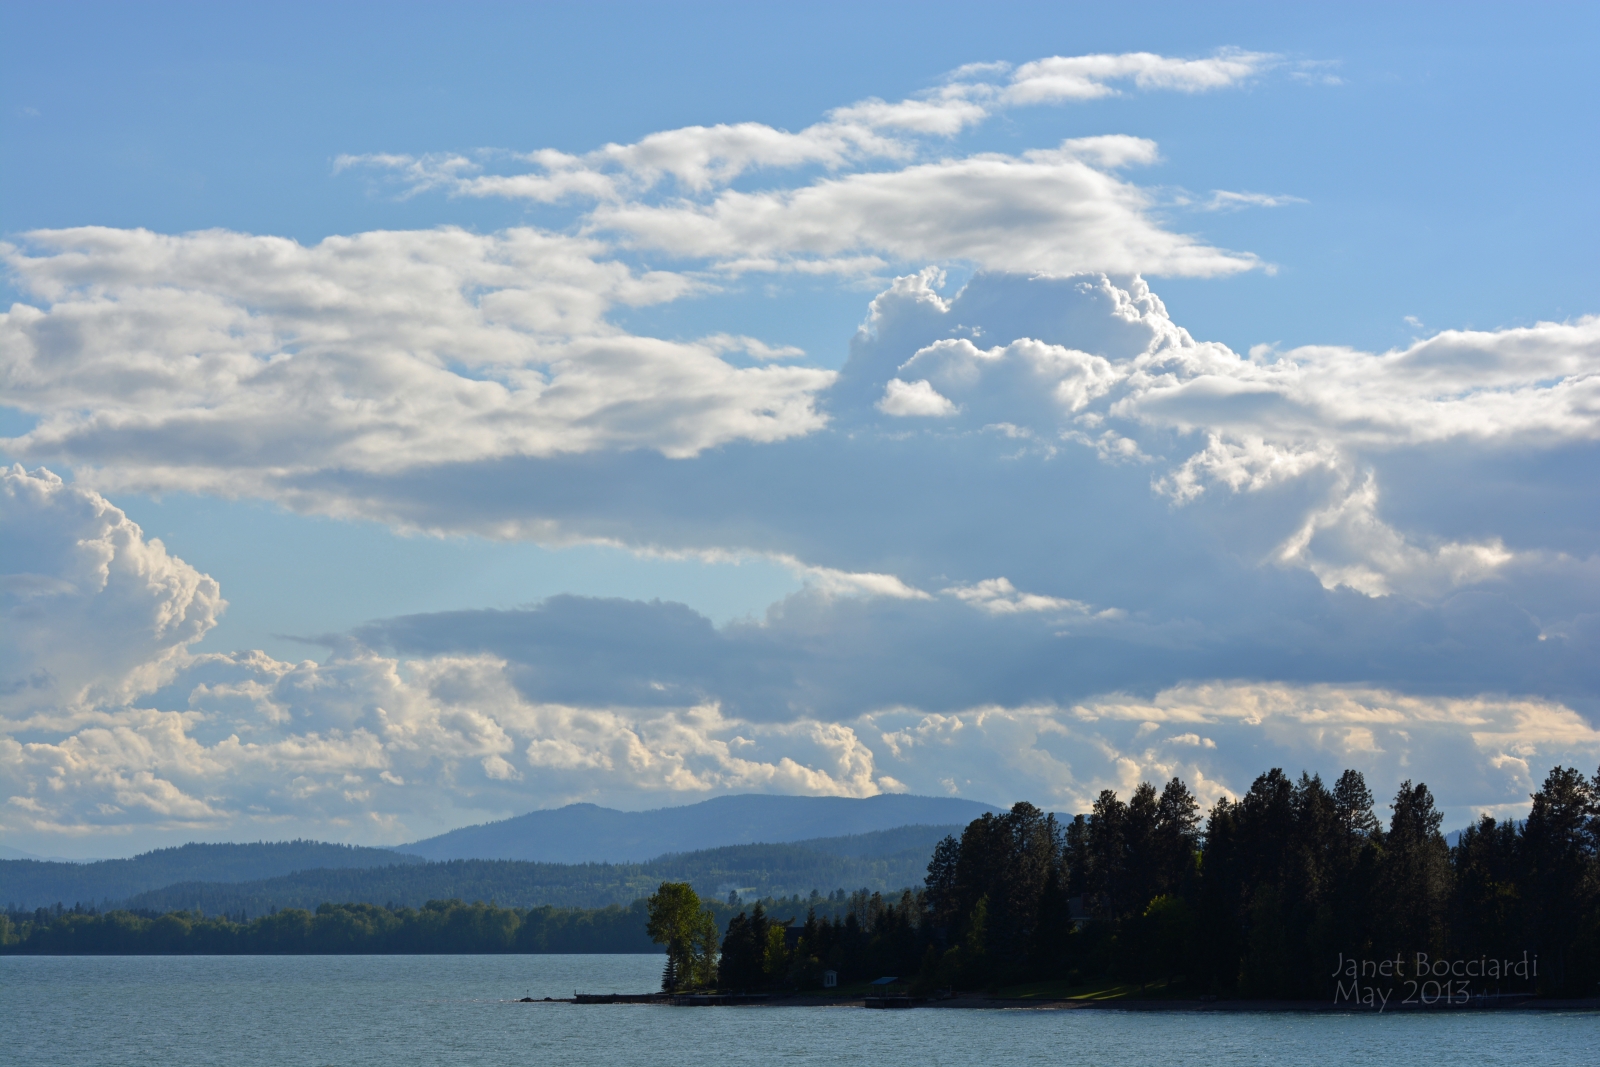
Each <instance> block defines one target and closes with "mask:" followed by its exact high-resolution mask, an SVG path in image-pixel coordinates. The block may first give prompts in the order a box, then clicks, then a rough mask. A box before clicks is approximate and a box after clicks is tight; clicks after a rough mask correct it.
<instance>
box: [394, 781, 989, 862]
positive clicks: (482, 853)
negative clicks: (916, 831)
mask: <svg viewBox="0 0 1600 1067" xmlns="http://www.w3.org/2000/svg"><path fill="white" fill-rule="evenodd" d="M1001 810H1002V809H1000V808H998V807H996V806H995V805H992V804H984V803H982V802H979V801H975V800H966V799H963V798H960V797H922V796H913V795H911V794H906V793H883V794H879V795H878V796H875V797H859V798H858V797H790V796H777V795H773V794H768V793H744V794H734V795H731V796H722V797H713V798H711V799H710V800H702V801H700V802H698V803H695V804H686V805H682V806H679V807H670V808H654V809H651V810H648V811H618V810H617V809H614V808H604V807H601V806H599V805H597V804H569V805H567V806H565V807H561V808H545V809H541V810H539V811H531V812H528V813H527V814H525V815H516V816H513V817H511V818H509V819H501V820H498V821H496V822H490V823H481V824H479V825H476V826H464V827H461V828H459V829H456V830H451V831H448V832H447V833H443V834H438V835H435V836H434V837H429V838H424V839H422V840H420V841H414V842H412V843H410V844H406V845H397V846H395V851H396V852H400V853H402V854H405V855H412V856H421V857H423V858H424V859H428V860H433V861H443V860H455V859H486V860H525V861H529V862H535V863H644V862H647V861H649V860H651V859H654V858H656V857H658V856H662V855H665V854H666V853H669V852H697V851H702V850H705V849H708V848H718V847H721V846H724V845H750V844H785V843H789V842H794V841H803V840H806V839H816V838H832V837H843V836H849V835H852V834H862V833H871V832H874V831H878V830H889V829H893V828H895V827H900V826H916V825H924V826H935V825H937V826H947V825H951V824H957V823H959V824H961V825H963V826H964V825H966V824H967V823H969V822H971V821H972V820H973V819H976V818H979V817H980V816H982V815H983V814H984V813H985V812H998V811H1001Z"/></svg>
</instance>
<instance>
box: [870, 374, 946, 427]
mask: <svg viewBox="0 0 1600 1067" xmlns="http://www.w3.org/2000/svg"><path fill="white" fill-rule="evenodd" d="M877 408H878V410H879V411H881V412H883V413H884V414H885V415H894V416H896V417H900V418H905V417H908V416H922V417H932V418H943V417H944V416H946V415H954V414H955V413H956V406H955V404H953V403H952V402H951V401H950V399H949V398H948V397H945V396H941V395H940V394H939V393H938V392H937V391H936V390H935V389H934V388H933V386H932V385H930V384H929V383H928V380H927V379H926V378H923V379H919V380H917V381H914V382H903V381H901V380H900V379H899V378H890V379H889V382H888V384H887V385H885V386H884V387H883V399H882V400H879V401H878V404H877Z"/></svg>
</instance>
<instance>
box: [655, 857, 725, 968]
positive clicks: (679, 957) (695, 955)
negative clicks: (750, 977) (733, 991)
mask: <svg viewBox="0 0 1600 1067" xmlns="http://www.w3.org/2000/svg"><path fill="white" fill-rule="evenodd" d="M645 909H646V914H647V916H648V920H647V923H646V926H645V931H646V932H647V933H648V934H649V935H650V940H652V941H654V942H655V943H656V944H658V945H665V946H666V949H667V967H666V970H665V971H663V972H662V975H661V988H662V989H663V990H664V991H666V992H668V993H675V992H677V991H678V990H680V989H703V988H705V987H707V986H711V985H715V984H716V974H717V972H716V966H717V918H716V915H715V914H714V913H713V912H712V911H711V909H710V908H707V907H705V906H703V905H702V904H701V903H700V897H699V896H698V895H697V894H696V893H695V891H694V888H693V887H692V886H690V885H689V884H688V883H686V882H662V883H661V886H660V888H659V889H657V890H656V891H655V892H654V893H652V894H651V895H650V898H649V899H648V900H646V901H645Z"/></svg>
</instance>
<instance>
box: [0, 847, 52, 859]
mask: <svg viewBox="0 0 1600 1067" xmlns="http://www.w3.org/2000/svg"><path fill="white" fill-rule="evenodd" d="M42 859H44V857H43V856H35V855H34V854H33V853H32V852H24V851H22V850H21V849H20V848H12V847H11V846H10V845H0V860H42Z"/></svg>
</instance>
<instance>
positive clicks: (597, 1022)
mask: <svg viewBox="0 0 1600 1067" xmlns="http://www.w3.org/2000/svg"><path fill="white" fill-rule="evenodd" d="M662 962H663V957H661V956H91V957H84V956H44V957H25V956H24V957H19V956H9V957H0V1019H3V1021H4V1037H3V1039H0V1041H3V1044H0V1061H4V1062H5V1063H7V1064H16V1065H19V1067H20V1065H26V1067H33V1065H35V1064H51V1065H57V1064H60V1065H73V1067H77V1065H90V1064H94V1065H100V1064H106V1065H111V1064H116V1065H124V1064H126V1065H142V1064H149V1065H152V1067H189V1065H201V1064H205V1065H209V1064H218V1065H229V1067H266V1065H271V1067H289V1065H302V1064H304V1065H341V1067H342V1065H345V1064H372V1065H375V1067H405V1065H410V1064H429V1065H433V1064H452V1065H455V1064H518V1065H528V1064H537V1065H543V1064H575V1065H588V1064H594V1065H600V1067H630V1065H633V1064H640V1065H646V1064H648V1065H651V1067H660V1065H663V1064H666V1065H675V1064H694V1065H697V1067H698V1065H704V1067H728V1065H739V1064H795V1065H803V1064H813V1063H815V1064H829V1065H838V1064H846V1063H848V1064H857V1063H861V1064H873V1065H898V1064H906V1065H911V1064H917V1065H924V1064H941V1065H942V1064H949V1065H989V1064H1013V1063H1015V1064H1034V1063H1037V1064H1050V1065H1052V1067H1073V1065H1077V1064H1084V1065H1090V1064H1092V1065H1095V1067H1115V1065H1122V1064H1127V1065H1130V1067H1131V1065H1146V1064H1184V1065H1204V1064H1270V1065H1272V1067H1295V1065H1300V1064H1305V1065H1316V1067H1350V1065H1357V1064H1382V1065H1383V1067H1421V1065H1425V1064H1444V1063H1449V1064H1463V1063H1470V1064H1507V1065H1512V1064H1516V1065H1527V1064H1532V1065H1536V1067H1563V1065H1567V1064H1573V1065H1579V1064H1581V1065H1584V1067H1592V1065H1593V1064H1594V1063H1595V1062H1596V1058H1597V1049H1600V1015H1595V1014H1586V1013H1553V1012H1552V1013H1544V1012H1514V1013H1513V1012H1506V1013H1495V1014H1487V1013H1484V1014H1480V1013H1467V1012H1441V1013H1438V1014H1421V1015H1394V1014H1387V1015H1382V1016H1376V1015H1334V1014H1309V1013H1308V1014H1298V1013H1287V1014H1285V1013H1270V1014H1266V1013H1264V1014H1231V1013H1199V1014H1196V1013H1171V1014H1167V1013H1157V1012H1117V1011H984V1010H973V1011H954V1010H950V1011H941V1010H934V1009H921V1010H916V1011H907V1012H882V1011H867V1010H865V1009H860V1008H781V1007H773V1008H700V1009H691V1008H668V1007H656V1006H629V1005H617V1006H582V1007H580V1006H577V1005H571V1004H519V1003H516V1002H515V1000H514V998H517V997H523V996H533V997H545V996H551V997H555V996H571V995H572V993H573V991H574V990H582V991H583V992H643V991H647V990H650V989H653V988H655V987H656V985H657V983H658V982H659V978H660V973H661V965H662Z"/></svg>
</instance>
